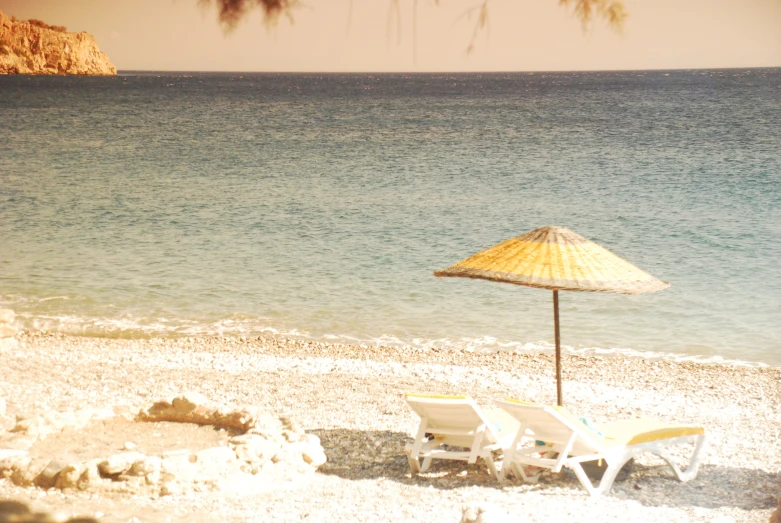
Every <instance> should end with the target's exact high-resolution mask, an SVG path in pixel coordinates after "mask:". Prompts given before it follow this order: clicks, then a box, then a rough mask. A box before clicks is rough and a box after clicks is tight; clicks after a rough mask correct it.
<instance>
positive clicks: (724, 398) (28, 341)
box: [0, 334, 781, 523]
mask: <svg viewBox="0 0 781 523" xmlns="http://www.w3.org/2000/svg"><path fill="white" fill-rule="evenodd" d="M18 338H19V347H18V348H16V349H7V350H5V351H4V352H1V353H0V368H2V379H0V397H3V398H5V400H6V403H7V408H6V410H7V413H6V416H5V417H3V416H0V430H8V429H9V428H10V427H11V426H12V425H13V422H14V415H15V414H17V413H39V412H41V411H44V410H47V409H66V408H84V407H106V406H117V405H122V404H126V405H130V406H132V407H134V408H135V407H137V406H142V405H147V404H149V403H150V401H152V400H157V399H161V398H169V397H172V396H174V395H176V394H177V393H180V392H182V391H186V390H195V391H199V392H202V393H203V394H205V395H206V396H207V397H209V398H213V399H215V400H216V401H219V402H220V403H223V404H226V405H235V406H244V405H256V406H262V407H265V408H267V409H268V410H269V411H271V412H273V413H274V414H276V415H280V416H281V415H284V416H289V417H291V418H292V419H294V420H295V421H297V422H298V423H299V424H301V425H302V426H303V427H305V428H306V429H307V431H308V432H312V433H314V434H317V435H318V436H319V437H320V438H321V441H322V444H323V447H324V448H325V451H326V455H327V456H328V462H327V463H326V464H325V465H323V466H322V467H320V469H319V471H318V472H317V473H316V474H314V475H313V476H311V477H310V478H309V479H308V480H306V481H305V482H304V483H302V484H300V485H298V486H296V487H294V488H293V487H288V488H284V489H281V490H279V491H277V492H274V493H271V494H263V495H257V496H243V497H241V496H232V495H231V494H230V493H221V494H220V495H215V494H188V495H183V496H166V497H162V498H157V499H152V498H145V497H140V496H129V495H125V496H123V495H121V494H116V495H100V496H98V495H95V494H90V493H85V492H76V493H62V492H60V491H55V490H50V491H45V490H41V489H35V488H20V487H17V486H15V485H13V484H11V482H10V481H8V480H0V499H2V498H6V499H14V500H19V501H23V502H27V503H30V504H31V505H32V507H33V509H34V510H46V511H52V512H55V513H57V514H60V515H62V516H72V515H76V514H81V515H96V514H97V516H98V517H99V518H100V520H101V521H103V522H107V523H111V522H119V521H136V522H163V521H188V522H193V521H194V522H198V521H237V522H239V521H291V522H292V521H410V522H412V521H421V522H422V521H425V522H427V523H430V522H440V521H441V522H454V523H455V522H457V521H459V520H460V517H461V512H462V507H463V506H465V505H474V504H479V505H482V506H484V507H485V508H486V509H488V510H489V513H490V514H491V515H492V518H491V519H490V520H489V521H504V520H507V521H523V522H543V521H592V520H593V521H599V522H612V521H616V522H619V521H620V522H626V521H638V522H640V521H642V522H654V521H659V522H665V523H669V522H677V521H703V522H705V521H707V522H714V521H718V522H722V523H726V522H732V521H735V522H741V521H747V522H755V521H756V522H763V523H764V522H767V521H768V519H769V517H770V514H771V512H772V510H773V508H774V507H775V506H776V500H775V496H777V495H781V445H780V443H781V368H774V367H772V368H771V367H738V366H719V365H702V364H696V363H689V362H681V363H676V362H668V361H659V360H657V361H652V360H644V359H639V358H624V357H616V356H614V357H596V356H593V357H582V356H567V357H566V358H565V360H564V363H563V369H564V400H565V404H566V405H567V406H568V408H569V409H570V410H572V411H573V412H575V413H577V414H579V415H587V416H588V417H589V418H590V419H591V420H593V421H595V422H603V421H611V420H616V419H620V418H627V417H638V416H647V417H654V418H658V419H662V420H667V421H675V422H680V423H692V424H698V425H702V426H704V427H705V428H706V430H707V432H708V434H709V436H710V441H709V447H708V449H707V451H706V455H705V459H704V463H703V465H702V466H701V467H700V473H699V475H698V476H697V478H696V479H694V480H692V481H690V482H688V483H679V482H678V481H677V480H675V477H674V475H673V473H672V471H671V470H670V469H669V468H668V467H665V466H662V463H663V462H662V461H661V460H658V459H657V458H654V457H652V456H648V457H646V456H642V457H640V458H638V460H637V461H636V464H635V466H634V468H633V470H632V471H631V472H630V473H629V474H628V475H627V476H626V478H625V479H624V480H623V481H620V482H616V484H615V486H614V488H613V491H612V493H611V494H609V495H607V496H604V497H601V498H590V497H588V496H587V495H586V493H585V491H584V490H582V489H581V488H580V486H579V483H578V482H577V480H575V479H574V477H572V476H570V475H568V474H557V475H549V476H545V477H543V478H542V480H541V482H540V483H539V484H536V485H526V484H523V483H520V482H518V481H517V480H515V479H512V480H510V481H509V482H508V484H506V485H505V486H500V485H498V484H497V483H496V481H495V480H493V478H492V477H491V476H489V474H488V472H487V470H486V469H485V467H484V466H482V464H481V463H478V464H477V465H469V466H467V465H465V464H463V463H461V462H444V463H443V462H441V461H440V462H437V461H435V462H434V464H433V465H432V467H431V470H430V471H429V472H427V473H426V474H423V475H421V476H415V477H411V476H410V473H409V467H408V465H407V460H406V457H405V456H404V454H403V452H402V448H403V446H404V444H405V443H406V442H407V441H409V440H410V434H412V433H413V432H414V431H415V429H416V427H417V423H418V419H417V418H416V416H415V415H414V414H413V413H412V411H411V410H410V409H409V408H408V407H407V406H406V404H405V402H404V401H403V398H402V393H403V392H406V391H414V392H423V393H441V394H469V395H471V396H472V397H473V398H475V400H476V401H477V402H478V403H479V404H480V405H482V406H484V407H490V406H491V403H492V401H493V400H494V399H497V398H503V397H507V396H512V397H516V398H521V399H530V400H536V401H538V402H546V403H554V402H555V383H554V381H553V361H552V357H551V355H549V354H539V353H537V354H529V353H501V354H499V353H490V354H486V353H473V352H463V351H445V350H436V349H429V350H420V351H416V350H414V349H410V348H393V347H375V346H371V347H359V346H350V345H333V344H321V343H313V342H305V341H300V340H292V339H277V338H271V337H269V338H252V339H241V338H190V339H152V340H115V339H100V338H79V337H66V336H60V335H47V334H22V335H20V336H19V337H18Z"/></svg>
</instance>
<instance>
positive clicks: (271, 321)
mask: <svg viewBox="0 0 781 523" xmlns="http://www.w3.org/2000/svg"><path fill="white" fill-rule="evenodd" d="M545 225H558V226H563V227H567V228H569V229H571V230H573V231H575V232H577V233H579V234H581V235H583V236H585V237H586V238H589V239H591V240H593V241H595V242H597V243H599V244H600V245H602V246H604V247H606V248H607V249H609V250H611V251H613V252H614V253H616V254H618V255H619V256H621V257H623V258H625V259H627V260H629V261H630V262H632V263H633V264H635V265H637V266H638V267H640V268H642V269H644V270H645V271H647V272H649V273H651V274H653V275H654V276H656V277H657V278H659V279H662V280H664V281H667V282H669V283H670V284H671V287H670V288H669V289H667V290H664V291H661V292H657V293H654V294H643V295H634V296H627V295H618V294H595V293H581V292H567V291H562V292H560V293H559V295H560V309H561V339H562V345H563V346H564V348H565V350H566V351H568V352H570V353H585V354H601V355H605V356H606V357H609V356H610V355H612V354H625V355H630V356H632V357H640V358H667V359H676V360H694V361H701V362H713V363H725V364H736V365H770V366H781V69H724V70H674V71H616V72H555V73H540V72H535V73H490V74H460V73H459V74H456V73H454V74H315V73H312V74H253V73H180V72H176V73H165V72H136V71H121V72H120V74H119V75H118V76H115V77H72V76H71V77H48V76H3V77H0V308H10V309H13V310H14V311H16V314H17V320H16V321H17V324H18V326H19V327H21V328H23V329H27V330H31V331H52V332H62V333H67V334H71V335H77V336H96V337H107V338H131V339H132V338H135V339H138V338H150V337H183V336H228V337H233V336H235V337H254V336H268V335H282V336H290V337H294V338H300V339H308V340H318V341H330V342H334V343H354V344H364V345H377V344H380V345H398V346H404V347H409V348H410V350H415V349H426V348H432V347H439V348H442V349H462V350H469V351H550V350H552V346H553V339H554V335H553V308H552V299H551V298H552V296H551V294H552V293H551V292H550V291H545V290H540V289H534V288H528V287H523V286H517V285H510V284H503V283H494V282H488V281H482V280H468V279H460V278H436V277H434V275H433V273H434V271H435V270H438V269H444V268H446V267H448V266H450V265H452V264H453V263H456V262H458V261H460V260H462V259H464V258H466V257H468V256H470V255H472V254H474V253H477V252H479V251H481V250H483V249H486V248H488V247H490V246H492V245H494V244H496V243H499V242H501V241H504V240H506V239H508V238H511V237H514V236H518V235H521V234H523V233H525V232H528V231H530V230H532V229H536V228H538V227H542V226H545Z"/></svg>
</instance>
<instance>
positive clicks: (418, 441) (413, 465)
mask: <svg viewBox="0 0 781 523" xmlns="http://www.w3.org/2000/svg"><path fill="white" fill-rule="evenodd" d="M427 425H428V420H426V419H425V418H423V419H421V420H420V427H418V433H417V434H416V435H415V442H414V443H413V444H412V448H410V449H409V453H408V454H407V460H408V461H409V468H410V470H411V471H412V473H413V474H418V473H420V472H421V471H422V470H421V468H420V461H419V460H418V456H420V449H421V448H422V447H423V440H424V439H425V437H426V426H427ZM428 462H429V464H431V458H428ZM423 465H424V467H425V465H426V461H425V460H424V461H423ZM426 468H428V467H426ZM423 470H425V469H423Z"/></svg>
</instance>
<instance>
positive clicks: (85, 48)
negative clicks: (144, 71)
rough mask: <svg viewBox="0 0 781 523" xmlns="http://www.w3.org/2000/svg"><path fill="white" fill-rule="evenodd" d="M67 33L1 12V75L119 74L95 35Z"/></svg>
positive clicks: (61, 28) (62, 28)
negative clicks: (103, 51) (10, 16)
mask: <svg viewBox="0 0 781 523" xmlns="http://www.w3.org/2000/svg"><path fill="white" fill-rule="evenodd" d="M64 29H65V28H64V27H56V26H49V25H47V24H45V23H43V22H40V21H39V20H28V21H20V20H16V19H14V18H9V17H8V16H6V15H5V14H3V13H2V12H0V74H78V75H115V74H117V68H116V67H114V65H112V64H111V62H110V61H109V59H108V57H107V56H106V55H105V54H103V53H102V52H101V51H100V49H99V48H98V44H97V42H95V39H94V38H93V37H92V36H91V35H89V34H87V33H85V32H81V33H67V32H65V30H64Z"/></svg>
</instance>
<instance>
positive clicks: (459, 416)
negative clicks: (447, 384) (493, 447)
mask: <svg viewBox="0 0 781 523" xmlns="http://www.w3.org/2000/svg"><path fill="white" fill-rule="evenodd" d="M404 396H405V399H406V400H407V403H408V404H409V406H410V407H411V408H412V410H414V411H415V412H416V413H417V414H418V416H420V417H421V419H423V418H425V419H426V420H427V429H430V432H436V431H437V430H438V429H439V430H441V431H442V433H444V434H447V433H451V434H452V433H462V434H465V433H470V432H474V431H475V430H477V429H478V428H479V427H480V426H482V425H485V426H486V433H487V434H486V436H487V437H488V439H489V441H491V442H492V443H495V442H496V433H495V431H494V429H493V427H492V426H491V424H490V422H488V421H487V420H486V419H485V417H484V416H483V414H482V413H481V412H480V408H479V407H478V406H477V404H475V402H474V401H473V400H472V399H471V398H470V397H469V396H439V395H431V394H411V393H407V394H405V395H404Z"/></svg>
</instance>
